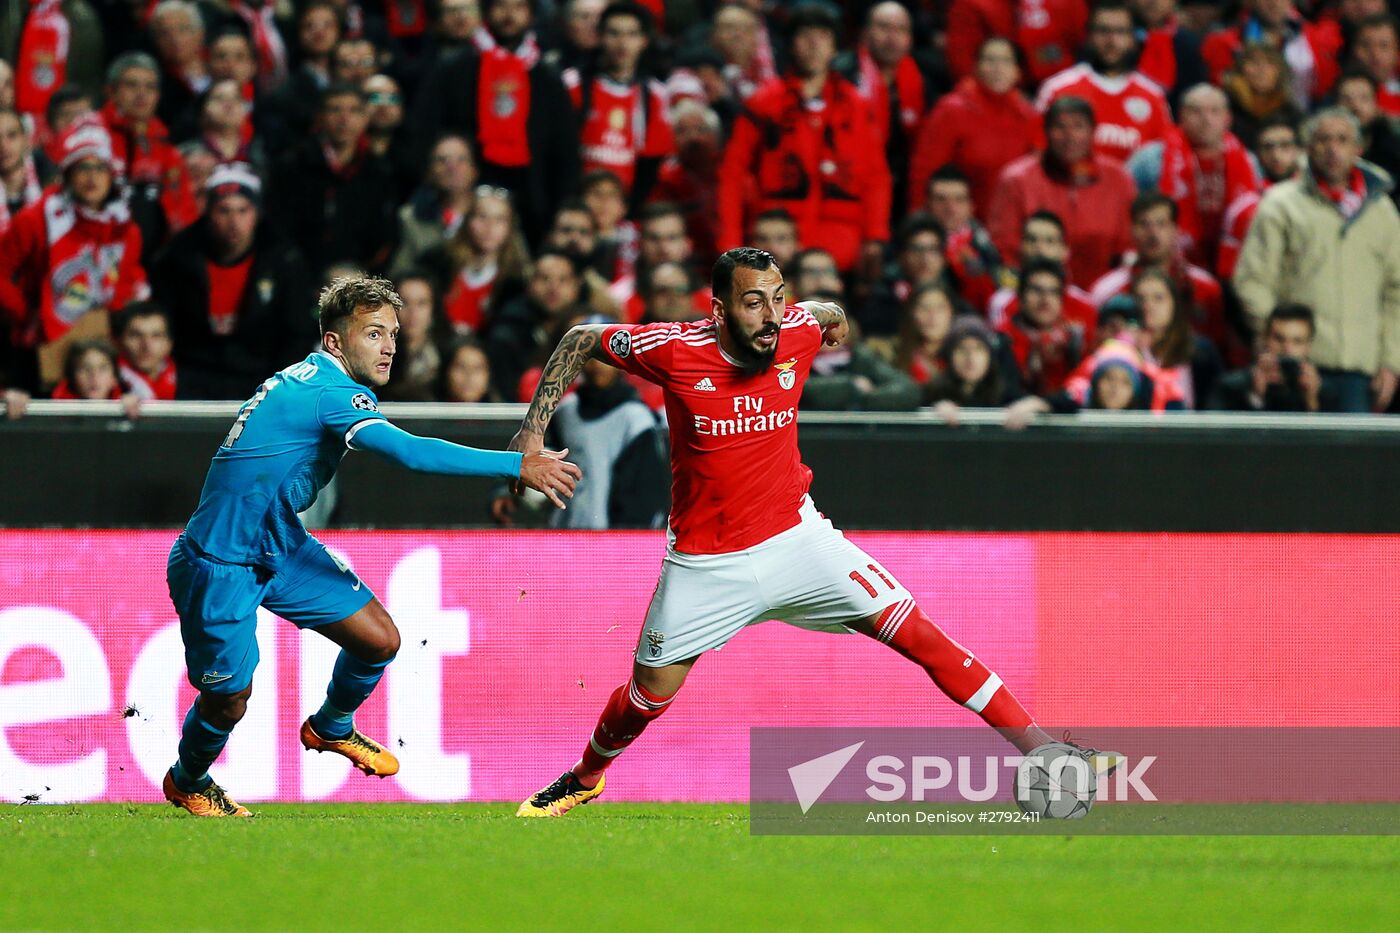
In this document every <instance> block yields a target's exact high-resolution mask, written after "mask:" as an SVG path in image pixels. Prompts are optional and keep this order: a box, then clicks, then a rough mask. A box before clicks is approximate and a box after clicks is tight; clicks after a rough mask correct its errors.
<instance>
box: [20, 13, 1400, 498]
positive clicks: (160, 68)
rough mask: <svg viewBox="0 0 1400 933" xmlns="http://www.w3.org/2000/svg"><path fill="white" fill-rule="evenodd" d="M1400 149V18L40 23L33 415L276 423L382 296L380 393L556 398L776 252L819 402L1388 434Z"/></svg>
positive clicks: (300, 17)
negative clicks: (571, 369) (305, 362)
mask: <svg viewBox="0 0 1400 933" xmlns="http://www.w3.org/2000/svg"><path fill="white" fill-rule="evenodd" d="M1397 117H1400V21H1397V19H1396V18H1395V16H1394V15H1393V13H1392V10H1391V9H1390V7H1389V4H1388V3H1387V0H1182V2H1177V0H1100V2H1097V3H1090V2H1088V0H906V2H890V0H886V2H877V3H868V2H866V3H844V4H839V5H837V4H826V3H823V2H821V0H816V2H814V0H803V2H800V3H787V2H781V0H721V2H706V0H616V2H611V3H605V2H604V0H22V2H18V3H12V4H7V5H6V7H5V11H4V12H0V182H3V186H4V197H3V198H2V199H0V385H3V387H4V390H5V400H6V405H7V409H8V411H9V412H10V414H11V415H12V416H14V415H17V414H19V413H21V412H22V411H23V410H24V408H25V406H26V404H27V402H28V400H29V399H30V398H33V397H54V398H114V399H125V400H127V403H128V405H129V406H130V407H131V408H132V410H133V411H135V410H136V409H137V408H138V407H139V405H140V404H141V402H143V401H145V400H154V399H171V398H182V399H243V398H246V397H248V396H249V395H250V394H251V393H252V392H253V391H254V389H255V388H256V387H257V385H258V383H259V382H260V381H261V380H263V379H265V378H266V377H267V376H268V375H269V374H270V373H272V372H273V371H275V370H276V369H278V368H280V367H282V366H284V365H287V364H289V363H291V362H293V361H295V360H297V359H299V358H300V357H301V356H303V355H304V354H305V353H307V352H309V350H310V349H312V348H314V347H315V346H316V340H317V333H316V317H315V301H316V293H317V290H318V288H320V287H321V286H322V285H323V284H325V283H326V282H327V281H329V280H330V279H331V278H334V277H335V276H338V275H343V274H347V273H349V272H354V271H363V272H368V273H373V274H382V275H386V276H389V277H391V278H392V279H393V280H394V281H395V282H396V284H397V286H398V288H399V290H400V292H401V294H402V296H403V298H404V310H403V314H402V317H401V327H402V331H401V334H400V337H399V345H398V357H397V361H396V363H395V366H394V369H393V378H392V380H391V382H390V383H389V385H388V386H387V387H386V388H385V389H384V390H383V392H382V393H381V395H382V397H383V398H384V399H386V400H410V401H425V400H440V401H453V402H491V401H520V400H525V399H528V398H529V396H530V395H531V393H532V391H533V387H534V384H535V382H536V380H537V379H538V377H539V372H540V367H541V366H542V364H543V363H544V361H545V360H546V358H547V356H548V354H549V352H550V350H551V349H552V347H553V346H554V344H555V342H556V340H557V339H558V337H559V335H560V334H561V333H562V332H563V331H564V330H565V329H566V328H567V327H569V326H570V325H571V324H572V323H575V322H577V321H580V320H620V321H627V322H652V321H661V322H676V321H686V320H693V319H697V318H700V317H705V316H708V315H709V314H710V313H711V312H710V304H711V296H710V293H709V290H708V287H707V285H706V281H707V279H708V270H709V268H710V266H711V264H712V263H713V261H714V259H715V257H716V256H717V255H718V253H719V252H721V251H723V250H725V249H728V248H730V247H733V246H738V245H741V244H751V245H756V246H760V247H762V248H764V249H767V250H769V251H770V252H772V253H773V255H774V256H775V257H777V260H778V262H779V264H780V265H781V267H782V269H783V271H784V273H785V275H786V279H787V282H788V289H789V291H788V294H789V299H790V300H798V299H803V298H830V299H836V300H840V301H841V302H843V304H844V305H845V306H846V308H847V309H848V311H849V313H850V317H851V319H852V322H853V325H854V327H853V330H852V338H851V340H850V342H849V343H848V344H847V345H846V346H843V347H839V348H828V349H827V350H824V351H823V352H822V354H821V355H820V356H819V357H818V359H817V361H816V363H815V364H814V367H813V376H812V379H811V381H810V383H809V385H808V388H807V391H806V393H805V395H804V398H803V405H804V406H806V407H813V408H825V409H839V410H909V409H914V408H917V407H920V406H924V405H930V406H934V407H935V408H936V409H937V410H938V411H940V412H942V413H943V414H944V416H945V417H946V418H948V419H949V420H956V419H957V417H958V412H959V411H960V410H961V408H963V407H968V406H972V407H1007V408H1008V416H1007V417H1008V419H1009V421H1010V423H1012V424H1023V423H1025V422H1026V421H1027V420H1028V419H1030V418H1031V417H1034V416H1035V415H1036V414H1037V413H1038V412H1043V411H1066V412H1072V411H1077V410H1080V409H1083V408H1099V409H1144V410H1158V411H1161V410H1168V409H1178V408H1185V409H1206V408H1218V409H1228V410H1241V411H1251V410H1269V411H1346V412H1385V411H1389V410H1391V408H1392V405H1393V403H1396V404H1400V402H1397V399H1396V387H1397V373H1400V213H1397V210H1396V205H1395V200H1394V199H1395V198H1396V197H1397V196H1398V195H1397V191H1396V188H1395V183H1394V181H1393V180H1392V173H1393V172H1395V171H1397V170H1400V128H1397V123H1396V122H1395V121H1396V118H1397ZM659 405H660V400H659V398H658V397H657V395H656V393H655V391H654V390H653V389H652V388H651V387H648V386H646V385H642V384H634V383H633V382H632V381H631V380H630V379H628V378H627V377H622V378H621V379H613V378H611V377H609V376H607V375H606V373H600V372H599V373H590V374H589V375H588V378H587V379H585V380H583V382H582V384H581V387H580V400H579V401H578V402H577V403H576V404H575V407H574V408H572V409H570V419H571V420H570V424H569V426H568V430H569V431H571V432H573V433H574V434H587V433H589V432H590V430H593V429H596V427H597V425H593V426H592V429H590V426H589V424H588V422H589V421H590V420H593V419H603V418H607V419H612V420H616V421H617V422H618V423H619V424H625V425H626V426H627V430H626V431H624V432H622V435H620V438H621V440H619V441H618V443H620V444H622V445H623V446H627V445H628V444H630V443H631V440H632V439H633V438H634V437H635V436H636V430H637V426H638V424H639V423H640V422H639V421H638V419H637V416H636V412H637V410H638V407H641V408H643V409H646V408H649V409H651V410H652V411H656V410H657V409H658V408H659ZM609 423H611V421H609ZM593 433H596V430H593ZM637 449H638V450H641V448H637ZM648 456H649V455H648ZM605 498H606V497H604V500H600V501H601V502H602V504H601V505H600V506H599V507H600V508H606V507H607V503H606V501H605Z"/></svg>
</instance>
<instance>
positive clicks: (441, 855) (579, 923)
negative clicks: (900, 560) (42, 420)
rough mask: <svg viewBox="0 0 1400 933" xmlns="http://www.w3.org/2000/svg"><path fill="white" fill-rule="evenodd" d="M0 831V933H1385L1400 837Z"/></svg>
mask: <svg viewBox="0 0 1400 933" xmlns="http://www.w3.org/2000/svg"><path fill="white" fill-rule="evenodd" d="M256 810H257V812H258V817H257V818H256V819H255V820H251V821H237V822H234V821H199V820H196V819H194V818H192V817H189V816H187V815H185V814H183V813H181V812H179V811H176V810H174V809H173V808H171V807H168V806H148V805H143V806H134V805H132V806H127V805H90V806H22V807H17V806H12V805H6V806H5V807H4V809H3V811H2V812H0V929H5V930H10V929H23V930H182V931H184V930H237V931H249V930H264V929H278V930H318V929H327V930H329V929H336V930H350V929H370V930H444V929H474V930H477V929H479V930H495V929H530V930H536V931H544V930H553V929H558V928H561V927H563V926H565V925H568V926H570V927H572V928H573V929H575V930H578V929H596V930H632V929H643V928H645V929H649V930H661V931H669V930H686V929H723V930H727V931H735V930H748V929H764V930H770V929H794V928H799V927H801V928H805V929H806V930H808V931H814V933H815V931H825V930H831V929H870V930H885V931H889V930H905V929H973V930H981V929H1003V930H1004V929H1019V928H1024V929H1076V930H1094V929H1115V930H1121V929H1133V930H1140V929H1167V928H1173V929H1197V928H1210V929H1269V930H1281V929H1300V930H1301V929H1306V930H1316V929H1343V928H1348V929H1356V928H1359V927H1364V928H1368V929H1397V928H1400V836H1354V837H1348V836H1075V837H1067V836H1040V837H1020V838H1017V837H1013V836H997V837H988V836H904V837H874V836H859V837H852V836H827V837H793V836H751V835H750V834H749V824H748V814H747V809H746V808H745V807H743V806H739V805H689V804H652V805H641V804H636V805H634V804H606V803H599V804H594V805H591V806H588V807H585V808H582V809H581V810H579V811H577V812H576V813H573V814H571V815H569V816H568V817H567V818H565V819H562V820H549V821H545V820H539V821H534V820H531V821H525V820H517V819H515V818H514V816H513V815H512V814H513V812H514V807H513V806H511V805H506V804H464V805H398V804H385V805H312V806H304V805H297V806H293V805H281V806H278V805H261V806H258V807H257V808H256Z"/></svg>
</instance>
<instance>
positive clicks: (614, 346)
mask: <svg viewBox="0 0 1400 933" xmlns="http://www.w3.org/2000/svg"><path fill="white" fill-rule="evenodd" d="M608 349H609V350H611V351H612V353H613V356H615V357H617V358H618V359H620V360H625V359H627V355H628V354H629V353H631V352H632V335H631V334H629V333H628V332H627V331H625V330H619V331H614V332H613V335H612V336H611V337H609V338H608Z"/></svg>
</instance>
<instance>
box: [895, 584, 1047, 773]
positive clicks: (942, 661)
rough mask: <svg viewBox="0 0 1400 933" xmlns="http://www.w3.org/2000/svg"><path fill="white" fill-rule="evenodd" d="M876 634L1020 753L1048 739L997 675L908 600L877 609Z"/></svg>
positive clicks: (1042, 743)
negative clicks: (882, 609) (882, 610)
mask: <svg viewBox="0 0 1400 933" xmlns="http://www.w3.org/2000/svg"><path fill="white" fill-rule="evenodd" d="M875 637H876V638H878V639H879V640H880V641H882V642H884V643H885V644H887V645H889V646H890V647H891V648H893V649H894V650H895V651H898V652H899V653H900V654H902V655H904V656H905V657H906V658H908V659H909V660H911V661H913V662H914V663H915V664H917V665H919V666H920V667H922V668H923V669H924V670H925V671H927V672H928V676H929V677H930V678H932V680H933V682H934V683H935V684H936V685H937V686H938V689H940V690H942V691H943V692H944V693H946V694H947V695H948V697H949V698H950V699H953V700H956V701H957V702H958V703H961V704H962V705H963V706H966V707H967V708H968V709H970V710H972V711H973V712H974V713H976V714H977V715H979V716H981V717H982V719H983V721H985V722H986V723H987V725H989V726H991V727H992V728H994V729H996V730H997V731H998V732H1000V733H1001V734H1002V735H1004V736H1005V737H1006V739H1007V741H1009V742H1011V744H1012V745H1015V746H1016V748H1018V749H1019V750H1020V751H1021V752H1022V753H1026V752H1029V751H1030V750H1031V749H1033V748H1036V747H1037V746H1040V745H1044V744H1045V743H1046V742H1050V741H1053V740H1052V739H1051V738H1050V736H1049V735H1047V734H1046V732H1045V730H1043V729H1041V728H1040V727H1039V726H1037V725H1036V724H1035V721H1034V720H1032V719H1031V716H1030V714H1029V713H1027V712H1026V709H1025V707H1023V706H1022V705H1021V704H1020V703H1019V702H1018V701H1017V699H1016V698H1015V697H1014V696H1012V694H1011V691H1010V690H1008V689H1007V688H1006V686H1005V685H1004V684H1003V683H1002V682H1001V678H1000V677H998V676H997V675H996V674H995V673H993V672H992V671H990V670H988V669H987V665H985V664H983V663H982V662H981V661H979V660H977V658H976V657H974V656H973V654H972V652H970V651H968V650H967V649H966V648H964V647H963V646H962V645H960V644H958V643H957V642H955V641H953V639H951V638H949V637H948V635H947V634H946V633H945V632H944V631H943V630H942V629H941V628H939V627H938V626H937V625H936V624H935V623H934V621H933V620H932V619H930V618H929V617H928V616H927V615H925V614H924V611H923V610H922V609H920V608H919V607H918V606H917V605H916V604H915V603H914V601H913V600H912V599H910V600H905V601H904V602H901V603H895V604H894V605H893V606H891V607H889V608H888V609H886V610H885V611H884V612H883V613H881V614H880V620H879V622H877V623H876V626H875Z"/></svg>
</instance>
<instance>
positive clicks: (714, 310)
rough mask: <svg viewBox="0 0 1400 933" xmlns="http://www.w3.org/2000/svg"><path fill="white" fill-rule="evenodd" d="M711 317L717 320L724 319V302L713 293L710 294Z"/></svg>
mask: <svg viewBox="0 0 1400 933" xmlns="http://www.w3.org/2000/svg"><path fill="white" fill-rule="evenodd" d="M710 317H712V318H714V319H715V320H716V321H723V320H724V302H722V301H720V300H719V299H718V298H716V297H715V296H713V295H711V296H710Z"/></svg>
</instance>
